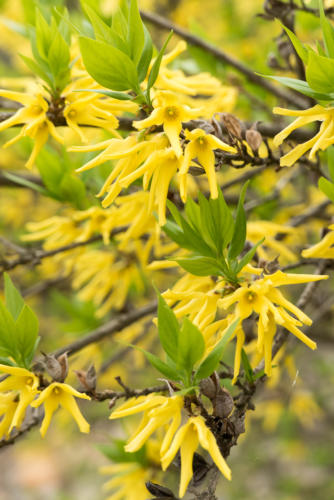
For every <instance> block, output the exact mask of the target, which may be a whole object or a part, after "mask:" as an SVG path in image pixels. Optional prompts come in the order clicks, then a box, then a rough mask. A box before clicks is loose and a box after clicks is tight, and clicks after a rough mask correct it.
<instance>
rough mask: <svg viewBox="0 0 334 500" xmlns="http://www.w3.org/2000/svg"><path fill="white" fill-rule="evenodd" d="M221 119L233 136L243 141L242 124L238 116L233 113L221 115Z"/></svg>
mask: <svg viewBox="0 0 334 500" xmlns="http://www.w3.org/2000/svg"><path fill="white" fill-rule="evenodd" d="M220 119H221V121H222V122H223V124H224V126H225V128H226V129H227V131H228V132H229V133H230V134H231V135H233V136H234V137H237V138H238V139H242V127H241V123H240V120H238V118H237V117H236V116H234V115H232V114H231V113H221V115H220Z"/></svg>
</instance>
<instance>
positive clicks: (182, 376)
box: [137, 295, 239, 394]
mask: <svg viewBox="0 0 334 500" xmlns="http://www.w3.org/2000/svg"><path fill="white" fill-rule="evenodd" d="M238 322H239V319H237V320H235V321H234V322H233V323H232V324H231V325H230V326H229V327H228V328H227V330H226V332H225V334H224V336H223V337H222V339H221V340H220V341H219V342H218V343H217V345H216V346H215V347H214V349H213V350H212V351H211V352H210V353H209V354H208V355H207V356H206V357H205V358H204V359H203V355H204V352H205V343H204V339H203V335H202V333H201V332H200V331H199V329H198V328H197V327H196V326H195V325H194V324H193V323H192V322H191V321H190V320H189V319H188V318H184V320H183V323H182V325H181V326H180V325H179V322H178V320H177V318H176V316H175V314H174V312H173V310H172V309H171V308H170V307H169V306H168V305H167V303H166V301H165V300H164V299H163V297H162V296H161V295H159V303H158V333H159V339H160V343H161V346H162V348H163V350H164V352H165V354H166V361H162V360H161V359H160V358H159V357H158V356H156V355H154V354H152V353H150V352H147V351H144V350H143V349H140V350H141V351H142V352H144V354H145V356H146V358H147V360H148V361H149V362H150V363H151V365H152V366H154V367H155V368H156V369H157V370H158V371H159V372H160V373H162V374H163V375H164V376H165V377H167V378H168V379H169V380H173V381H174V382H176V385H177V387H178V388H179V389H180V391H179V394H187V393H188V392H192V391H194V390H195V389H196V388H197V387H198V384H199V382H200V381H201V380H202V379H203V378H206V377H209V376H210V375H211V374H212V373H213V372H214V371H215V369H216V368H217V366H218V364H219V362H220V360H221V358H222V355H223V352H224V350H225V347H226V346H227V344H228V342H229V340H230V339H231V337H232V335H233V333H234V331H235V328H236V327H237V324H238ZM137 349H138V347H137Z"/></svg>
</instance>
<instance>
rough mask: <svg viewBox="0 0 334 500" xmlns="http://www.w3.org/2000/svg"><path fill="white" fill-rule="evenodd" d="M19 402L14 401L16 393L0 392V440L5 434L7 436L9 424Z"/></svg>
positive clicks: (9, 428)
mask: <svg viewBox="0 0 334 500" xmlns="http://www.w3.org/2000/svg"><path fill="white" fill-rule="evenodd" d="M18 404H19V402H18V401H16V394H15V393H14V394H13V393H10V392H9V393H6V394H0V417H2V420H1V421H0V440H1V439H2V438H3V437H4V436H5V437H9V435H10V432H11V425H12V421H13V418H14V415H15V412H16V410H17V406H18Z"/></svg>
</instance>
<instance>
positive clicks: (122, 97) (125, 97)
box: [74, 89, 133, 101]
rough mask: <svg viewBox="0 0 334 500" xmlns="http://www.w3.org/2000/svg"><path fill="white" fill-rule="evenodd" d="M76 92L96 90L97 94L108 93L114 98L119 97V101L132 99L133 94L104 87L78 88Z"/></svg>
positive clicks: (107, 94)
mask: <svg viewBox="0 0 334 500" xmlns="http://www.w3.org/2000/svg"><path fill="white" fill-rule="evenodd" d="M74 92H95V93H96V94H102V95H106V96H108V97H112V98H113V99H118V100H119V101H132V99H133V96H131V95H129V94H126V93H125V92H115V91H113V90H102V89H78V90H74Z"/></svg>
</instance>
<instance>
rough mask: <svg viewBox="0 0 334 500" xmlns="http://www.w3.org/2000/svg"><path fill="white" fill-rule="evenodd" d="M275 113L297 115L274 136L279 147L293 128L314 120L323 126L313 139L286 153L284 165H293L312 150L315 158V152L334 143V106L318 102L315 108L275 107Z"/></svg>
mask: <svg viewBox="0 0 334 500" xmlns="http://www.w3.org/2000/svg"><path fill="white" fill-rule="evenodd" d="M273 111H274V113H276V114H278V115H283V116H297V117H298V118H296V120H295V121H294V122H292V123H291V124H290V125H288V126H287V127H286V128H285V129H284V130H282V131H281V132H280V133H279V134H277V135H276V136H275V138H274V145H275V146H276V147H278V146H279V145H280V144H282V142H283V141H284V139H285V138H286V137H288V135H290V134H291V132H292V131H293V130H296V129H297V128H299V127H303V126H304V125H307V124H309V123H312V122H314V121H320V122H322V123H321V126H320V129H319V132H317V134H316V135H315V136H314V137H312V139H310V140H308V141H306V142H304V143H303V144H299V145H298V146H296V147H295V148H294V149H292V150H291V151H289V153H288V154H286V155H284V156H283V157H282V158H281V160H280V164H281V166H284V167H291V165H293V164H294V163H295V162H296V161H297V160H298V159H299V158H300V157H301V156H303V154H305V153H306V152H307V151H309V150H311V151H310V154H309V158H310V160H314V158H315V154H316V152H317V151H319V149H322V150H324V149H326V148H328V147H329V146H330V145H331V144H334V108H333V107H332V108H324V107H323V106H320V105H319V104H317V105H316V106H313V108H310V109H306V110H291V109H284V108H274V110H273Z"/></svg>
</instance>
